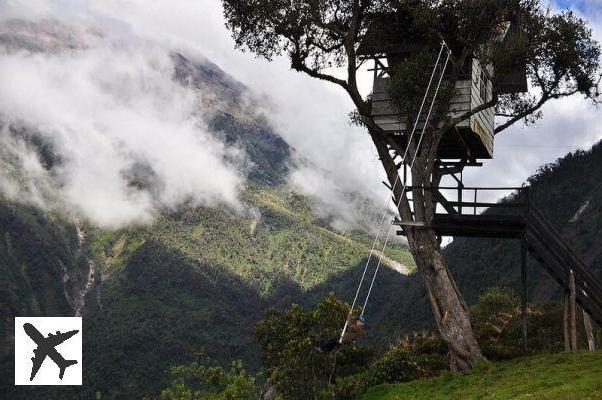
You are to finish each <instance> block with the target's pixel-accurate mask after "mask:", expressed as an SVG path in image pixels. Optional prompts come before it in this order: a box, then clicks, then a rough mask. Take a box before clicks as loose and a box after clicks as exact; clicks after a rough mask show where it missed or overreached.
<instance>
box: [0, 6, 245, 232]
mask: <svg viewBox="0 0 602 400" xmlns="http://www.w3.org/2000/svg"><path fill="white" fill-rule="evenodd" d="M47 16H48V15H45V17H47ZM51 16H52V15H51ZM86 23H88V22H86ZM111 24H112V25H113V26H116V25H117V24H115V23H111ZM101 25H102V24H101ZM105 27H106V26H105ZM100 32H102V36H99V37H98V42H97V43H95V44H94V46H93V47H90V48H88V49H86V50H76V51H65V52H51V53H46V52H43V53H29V52H17V53H10V54H4V55H2V56H0V87H2V89H3V90H2V92H1V94H0V115H2V118H1V119H3V120H4V122H6V123H8V124H10V125H15V126H25V127H27V128H28V129H29V130H32V131H35V132H37V133H38V134H39V135H40V136H41V137H42V138H43V139H44V140H45V141H47V142H48V143H50V144H51V145H52V147H53V149H54V151H55V152H56V153H57V154H58V156H59V157H60V159H61V162H60V163H58V164H57V165H56V166H54V167H53V170H52V178H53V181H54V183H55V187H54V191H55V194H56V195H57V197H58V198H60V199H61V200H62V202H63V203H64V204H62V205H59V207H60V208H64V209H68V210H70V211H71V212H72V213H73V214H75V215H81V216H85V217H87V218H88V219H89V220H90V221H91V222H93V223H95V224H99V225H101V226H104V227H109V228H119V227H123V226H126V225H129V224H137V223H148V222H150V221H151V220H152V218H153V217H154V216H155V215H156V214H157V212H158V211H160V210H161V209H164V208H176V207H178V206H180V205H182V204H192V205H208V206H214V205H217V204H223V203H225V204H227V205H229V206H232V207H238V206H239V202H238V192H239V189H240V187H241V185H242V184H243V182H244V177H243V174H242V173H241V172H239V168H240V167H241V165H243V162H244V155H243V154H241V152H240V151H239V150H237V149H235V148H232V147H226V146H225V145H224V144H223V143H221V142H219V141H218V140H217V139H215V138H214V137H213V136H212V135H211V134H210V133H208V130H207V128H206V127H205V126H204V125H203V123H202V120H201V117H200V113H201V111H202V110H201V109H200V102H199V96H198V93H195V92H194V91H192V90H190V89H188V88H185V87H182V86H181V85H179V84H178V83H177V82H175V81H174V80H172V74H173V63H172V59H171V57H170V51H171V49H169V48H166V47H165V46H163V45H161V44H158V43H156V42H154V41H152V40H149V39H146V38H143V37H140V36H138V35H135V34H133V33H130V32H128V31H127V30H125V29H122V30H120V31H119V32H116V31H115V30H112V31H104V30H102V29H101V30H100ZM105 32H108V33H105ZM5 131H6V130H5ZM5 136H6V132H5ZM4 140H8V139H7V138H6V137H5V138H4ZM13 149H15V151H16V152H18V153H19V154H20V157H21V158H22V159H28V158H31V157H32V155H31V151H32V150H31V149H27V148H26V147H24V146H21V147H20V148H17V146H13ZM28 150H29V151H30V153H29V154H28V153H27V151H28ZM227 160H228V161H227ZM5 171H6V170H5V169H3V170H2V173H3V174H4V173H5ZM22 174H23V178H24V179H26V180H28V181H29V184H34V185H35V182H36V180H35V179H33V178H34V177H33V176H32V175H31V174H30V171H28V170H25V169H23V170H22ZM8 180H10V177H8V176H6V175H4V176H3V181H4V182H6V181H8ZM4 187H6V188H8V187H9V185H7V184H5V185H4ZM14 192H15V188H14V185H13V188H12V189H11V191H9V192H8V193H13V194H14ZM30 192H31V191H30ZM39 200H40V197H39V196H38V199H37V201H38V202H39Z"/></svg>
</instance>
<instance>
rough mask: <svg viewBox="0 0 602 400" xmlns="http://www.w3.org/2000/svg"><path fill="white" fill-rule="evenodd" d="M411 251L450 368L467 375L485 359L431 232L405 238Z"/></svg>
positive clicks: (464, 306) (467, 313) (421, 231)
mask: <svg viewBox="0 0 602 400" xmlns="http://www.w3.org/2000/svg"><path fill="white" fill-rule="evenodd" d="M408 242H409V244H410V250H411V251H412V255H413V256H414V259H415V260H416V266H417V268H418V271H419V272H420V275H421V277H422V281H423V282H424V285H425V287H426V290H427V293H428V296H429V300H430V302H431V308H432V310H433V315H434V316H435V322H436V324H437V329H438V330H439V333H440V334H441V337H442V338H443V340H445V342H446V343H447V345H448V348H449V352H450V367H451V369H452V370H453V371H466V370H469V369H471V368H472V367H474V366H475V364H476V363H477V362H478V361H482V360H484V359H485V357H483V354H482V353H481V349H480V348H479V344H478V342H477V340H476V338H475V336H474V333H473V329H472V325H471V322H470V314H469V311H468V307H467V306H466V303H465V302H464V299H463V297H462V295H461V294H460V292H459V291H458V289H457V287H456V283H455V282H454V279H453V277H452V276H451V274H450V272H449V270H448V268H447V265H446V264H445V260H444V259H443V255H442V254H441V250H440V247H439V243H438V241H437V237H436V235H435V234H434V232H433V231H431V230H427V229H421V230H415V231H414V232H413V233H412V234H410V235H408Z"/></svg>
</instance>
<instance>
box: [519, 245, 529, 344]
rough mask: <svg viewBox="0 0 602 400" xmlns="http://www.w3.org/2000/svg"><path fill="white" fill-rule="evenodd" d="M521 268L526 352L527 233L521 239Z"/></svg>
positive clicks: (522, 311) (522, 312)
mask: <svg viewBox="0 0 602 400" xmlns="http://www.w3.org/2000/svg"><path fill="white" fill-rule="evenodd" d="M520 267H521V268H520V270H521V283H522V296H521V297H522V307H521V314H522V323H523V351H524V352H525V354H527V353H528V349H527V301H528V297H527V296H528V293H527V238H526V237H525V235H523V237H522V238H521V241H520Z"/></svg>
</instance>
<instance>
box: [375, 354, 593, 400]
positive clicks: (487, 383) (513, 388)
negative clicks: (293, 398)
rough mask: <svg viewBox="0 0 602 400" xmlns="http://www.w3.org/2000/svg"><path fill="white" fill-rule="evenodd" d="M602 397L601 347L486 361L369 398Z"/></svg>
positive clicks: (377, 392)
mask: <svg viewBox="0 0 602 400" xmlns="http://www.w3.org/2000/svg"><path fill="white" fill-rule="evenodd" d="M393 399H395V400H397V399H416V400H418V399H429V400H435V399H499V400H502V399H602V351H598V352H596V353H589V352H581V353H577V354H554V355H545V356H537V357H529V358H524V359H518V360H514V361H509V362H503V363H498V364H487V365H483V366H482V367H480V368H478V369H477V370H475V371H472V372H470V373H467V374H449V375H445V376H442V377H439V378H435V379H428V380H418V381H414V382H408V383H403V384H398V385H385V386H379V387H375V388H372V389H371V390H370V391H369V392H368V393H367V395H366V396H365V400H393Z"/></svg>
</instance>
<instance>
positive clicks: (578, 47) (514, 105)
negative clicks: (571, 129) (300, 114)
mask: <svg viewBox="0 0 602 400" xmlns="http://www.w3.org/2000/svg"><path fill="white" fill-rule="evenodd" d="M223 3H224V14H225V17H226V21H227V23H226V25H227V27H228V28H229V29H230V31H231V32H232V36H233V38H234V40H235V43H236V46H237V47H238V48H240V49H243V50H249V51H251V52H253V53H255V54H256V55H258V56H260V57H264V58H267V59H272V57H274V56H280V55H286V56H288V58H289V60H290V63H291V68H293V69H294V70H297V71H300V72H303V73H306V74H308V75H309V76H312V77H314V78H318V79H322V80H326V81H329V82H332V83H335V84H337V85H339V86H341V87H342V88H343V89H345V90H346V91H347V92H348V94H349V95H350V97H351V99H352V101H353V102H354V104H355V106H356V107H357V112H358V114H359V118H358V119H359V120H360V121H361V122H362V123H364V124H365V125H367V127H368V128H370V129H371V131H372V132H373V133H380V134H383V132H382V130H380V129H379V127H378V126H377V125H376V124H375V123H374V121H373V120H372V118H371V116H370V102H369V97H368V98H365V97H362V95H361V94H360V92H359V90H358V88H357V77H356V75H357V71H358V68H359V67H360V66H361V65H362V63H363V62H365V60H364V59H362V58H360V57H359V55H358V49H359V47H360V45H361V44H362V43H364V45H365V44H366V43H368V44H369V43H370V42H371V41H372V42H376V43H381V42H383V41H384V42H387V41H389V42H390V41H392V40H395V39H394V38H399V37H403V36H404V35H406V37H409V38H410V39H411V41H417V42H424V43H427V44H428V43H429V42H430V43H431V44H432V42H433V40H435V41H438V40H440V39H445V40H446V42H447V43H448V44H449V45H450V47H451V49H452V50H453V52H454V56H453V58H452V60H451V65H450V67H449V71H451V72H450V75H451V77H452V79H451V80H452V81H453V80H455V79H456V78H457V77H458V76H459V74H460V73H461V71H462V68H463V66H464V65H465V62H466V60H467V59H469V58H470V57H473V56H476V57H477V58H479V59H480V60H481V62H482V63H483V64H491V65H493V66H494V67H495V68H496V69H497V70H499V71H504V70H508V69H509V68H513V67H515V66H516V60H517V59H520V60H521V61H522V62H524V65H526V72H527V77H528V81H529V84H530V87H531V90H530V92H529V93H526V94H504V95H499V96H498V95H497V94H496V93H495V91H494V96H493V98H492V99H491V100H490V101H489V102H487V103H485V104H484V105H483V107H481V108H479V109H477V110H473V111H472V112H470V113H466V114H465V115H461V116H457V117H455V118H451V117H447V116H446V115H447V114H446V113H445V112H440V113H439V116H440V118H442V119H447V120H446V121H444V122H445V124H444V125H443V127H444V129H449V128H451V127H452V126H454V125H456V124H458V123H459V122H461V121H462V120H465V119H467V118H469V117H470V116H471V115H472V114H474V113H476V112H478V111H480V110H482V109H484V108H489V107H495V110H496V114H497V115H498V116H500V117H502V118H503V122H502V123H501V124H500V126H498V127H497V129H496V133H497V132H501V131H502V130H504V129H506V128H508V127H509V126H511V125H512V124H514V123H516V122H518V121H521V120H523V121H524V122H526V123H531V122H533V121H535V120H536V119H538V118H540V117H541V107H542V106H543V105H544V104H545V103H546V102H548V101H549V100H552V99H558V98H561V97H566V96H571V95H574V94H581V95H583V96H585V97H586V98H589V99H591V100H594V101H596V100H597V98H598V83H599V78H600V70H599V56H600V47H599V44H598V43H597V42H596V41H595V40H594V39H593V37H592V33H591V30H590V29H589V28H588V26H587V23H586V22H585V21H584V20H582V19H580V18H578V17H577V16H575V14H574V13H572V12H570V11H566V12H562V13H559V14H554V13H552V12H550V10H549V9H548V8H547V7H546V5H545V4H546V3H545V2H544V1H542V0H505V1H499V0H445V1H436V0H352V1H348V0H299V1H283V0H253V1H249V0H247V1H239V0H223ZM383 14H389V15H396V16H397V18H398V20H400V21H401V22H400V23H399V24H398V25H395V24H385V25H383V26H382V27H381V26H379V25H378V22H379V20H380V19H381V18H382V15H383ZM517 18H519V19H520V23H521V30H522V34H521V35H520V38H519V39H518V40H516V41H515V43H513V45H512V46H511V47H508V46H503V47H499V46H498V47H497V48H495V47H493V48H492V47H491V46H489V45H490V43H491V41H492V38H493V37H494V36H495V35H496V33H497V32H498V31H499V27H500V23H502V22H504V21H507V20H509V19H517ZM408 21H409V22H411V24H410V25H408V24H407V23H406V22H408ZM371 25H375V26H377V28H379V29H377V33H376V35H374V30H372V32H370V29H369V28H370V26H371ZM398 28H399V29H400V30H398V31H396V29H398ZM379 32H380V33H382V35H380V34H379ZM425 41H426V42H425ZM431 47H432V46H431ZM423 50H424V51H426V52H428V51H431V50H432V49H430V48H429V46H428V45H426V46H424V48H423ZM424 51H423V52H422V53H424ZM417 57H423V58H425V57H424V54H418V55H417ZM427 58H428V57H427ZM413 61H414V64H415V65H414V67H413V68H410V69H411V70H413V71H414V73H416V74H418V75H419V74H420V73H423V71H424V70H425V69H426V70H428V69H429V68H426V66H425V64H424V63H417V62H416V61H417V60H413ZM333 67H339V68H342V69H343V70H344V71H345V72H346V76H344V77H340V76H339V74H338V73H337V74H336V75H335V74H333V73H332V71H333ZM402 71H403V73H405V74H406V76H408V77H412V73H411V72H408V70H407V68H406V69H402ZM406 80H407V81H413V82H415V80H414V79H411V78H407V79H406ZM422 81H424V82H425V80H424V79H422V80H421V82H422ZM425 84H426V82H425ZM410 89H411V88H405V95H406V97H407V96H408V91H409V92H410V94H409V96H412V93H411V90H410ZM416 93H423V91H422V92H421V91H420V90H416ZM434 125H438V124H434Z"/></svg>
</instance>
